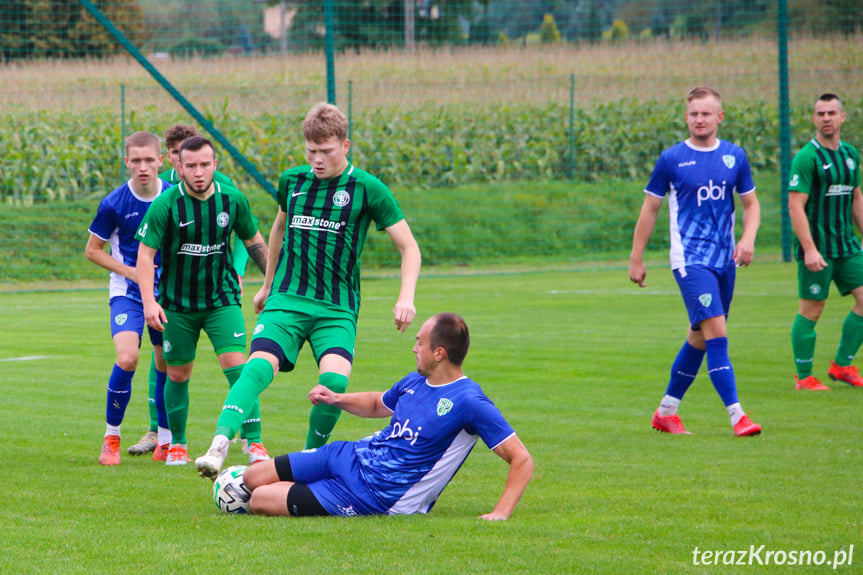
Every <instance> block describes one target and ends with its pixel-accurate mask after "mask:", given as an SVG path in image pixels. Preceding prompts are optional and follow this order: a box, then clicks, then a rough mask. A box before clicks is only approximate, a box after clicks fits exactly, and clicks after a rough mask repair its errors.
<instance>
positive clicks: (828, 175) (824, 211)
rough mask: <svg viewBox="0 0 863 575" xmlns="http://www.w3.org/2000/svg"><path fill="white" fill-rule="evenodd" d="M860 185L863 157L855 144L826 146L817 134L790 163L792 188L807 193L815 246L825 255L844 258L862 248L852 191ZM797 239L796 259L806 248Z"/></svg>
mask: <svg viewBox="0 0 863 575" xmlns="http://www.w3.org/2000/svg"><path fill="white" fill-rule="evenodd" d="M859 186H860V157H859V154H858V152H857V150H856V148H854V146H851V145H848V144H846V143H845V142H840V143H839V149H838V150H831V149H829V148H825V147H824V146H822V145H821V144H819V143H818V141H817V140H815V139H814V138H813V139H812V140H810V142H809V143H808V144H806V145H805V146H803V149H801V150H800V151H799V152H798V153H797V155H796V156H795V157H794V161H793V162H792V163H791V181H790V182H789V184H788V190H789V191H790V192H800V193H803V194H807V195H808V196H809V197H808V198H807V199H806V217H807V219H808V220H809V228H810V230H811V231H812V239H813V241H814V242H815V247H817V248H818V251H819V252H821V255H822V256H823V257H825V258H844V257H848V256H850V255H852V254H854V253H856V252H859V251H860V243H859V242H858V241H857V238H856V237H855V235H854V219H853V217H852V210H851V206H852V200H853V198H854V195H853V191H854V189H855V188H858V187H859ZM796 243H797V259H799V260H802V259H803V249H802V248H801V247H800V244H799V242H796Z"/></svg>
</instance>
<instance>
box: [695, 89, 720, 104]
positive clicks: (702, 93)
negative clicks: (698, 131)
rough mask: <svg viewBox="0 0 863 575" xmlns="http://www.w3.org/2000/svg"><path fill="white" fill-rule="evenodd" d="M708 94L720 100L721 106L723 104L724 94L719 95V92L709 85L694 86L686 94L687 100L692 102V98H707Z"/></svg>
mask: <svg viewBox="0 0 863 575" xmlns="http://www.w3.org/2000/svg"><path fill="white" fill-rule="evenodd" d="M708 96H713V97H714V98H716V101H717V102H719V105H720V106H722V96H720V95H719V92H717V91H716V90H714V89H713V88H710V87H709V86H696V87H694V88H693V89H691V90H690V91H689V95H688V96H686V101H687V102H691V101H692V100H700V99H701V98H707V97H708Z"/></svg>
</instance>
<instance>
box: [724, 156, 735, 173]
mask: <svg viewBox="0 0 863 575" xmlns="http://www.w3.org/2000/svg"><path fill="white" fill-rule="evenodd" d="M722 163H724V164H725V167H726V168H728V169H729V170H730V169H732V168H734V156H732V155H729V154H725V155H724V156H722Z"/></svg>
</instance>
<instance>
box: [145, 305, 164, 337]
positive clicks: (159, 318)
mask: <svg viewBox="0 0 863 575" xmlns="http://www.w3.org/2000/svg"><path fill="white" fill-rule="evenodd" d="M144 320H145V321H146V322H147V325H148V326H150V327H151V328H153V329H155V330H156V331H165V326H164V325H163V324H166V323H168V317H167V316H166V315H165V310H164V309H162V306H160V305H159V304H158V303H156V302H153V303H150V304H144Z"/></svg>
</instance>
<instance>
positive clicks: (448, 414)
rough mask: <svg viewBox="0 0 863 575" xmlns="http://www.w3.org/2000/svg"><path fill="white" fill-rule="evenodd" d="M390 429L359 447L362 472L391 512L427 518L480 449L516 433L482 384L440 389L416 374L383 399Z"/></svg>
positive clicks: (463, 383)
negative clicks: (480, 443) (390, 413)
mask: <svg viewBox="0 0 863 575" xmlns="http://www.w3.org/2000/svg"><path fill="white" fill-rule="evenodd" d="M383 403H384V405H385V406H386V407H387V408H389V409H390V410H392V411H393V416H392V419H391V420H390V424H389V426H388V427H386V428H385V429H383V430H381V431H378V432H377V433H375V434H374V435H372V436H371V437H367V438H365V439H362V440H360V441H359V442H357V443H356V444H355V455H356V458H357V462H358V463H359V466H360V473H361V475H362V477H363V479H364V481H365V483H366V485H367V486H368V488H369V489H370V490H371V492H372V493H374V494H375V496H376V497H377V498H378V500H379V503H380V504H381V507H382V508H383V509H386V510H387V513H391V514H395V513H399V514H402V513H428V511H429V510H431V508H432V507H433V506H434V504H435V501H437V498H438V496H439V495H440V494H441V492H442V491H443V489H444V487H446V485H447V483H449V481H450V479H452V477H453V476H454V475H455V474H456V472H457V471H458V470H459V468H460V467H461V465H462V463H464V460H465V459H466V458H467V456H468V455H469V454H470V452H471V450H472V449H473V446H474V445H475V444H476V441H477V437H481V438H482V440H483V442H484V443H485V444H486V445H487V446H488V447H489V448H490V449H494V448H496V447H497V446H498V445H500V444H501V443H503V442H504V441H506V440H507V439H509V438H510V437H512V436H513V435H515V432H514V431H513V429H512V427H510V425H509V423H507V421H506V420H505V419H504V418H503V415H501V413H500V410H498V408H497V407H496V406H495V405H494V403H492V402H491V400H490V399H489V398H488V397H486V396H485V394H484V393H483V392H482V389H480V387H479V385H478V384H477V383H476V382H474V381H473V380H471V379H469V378H467V377H463V378H461V379H458V380H456V381H454V382H452V383H449V384H447V385H441V386H433V385H429V383H428V381H427V380H426V378H425V377H424V376H422V375H420V374H418V373H412V374H410V375H408V376H407V377H405V378H404V379H402V380H401V381H400V382H398V383H397V384H395V385H394V386H393V387H392V388H391V389H390V390H388V391H387V392H385V393H384V395H383Z"/></svg>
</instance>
